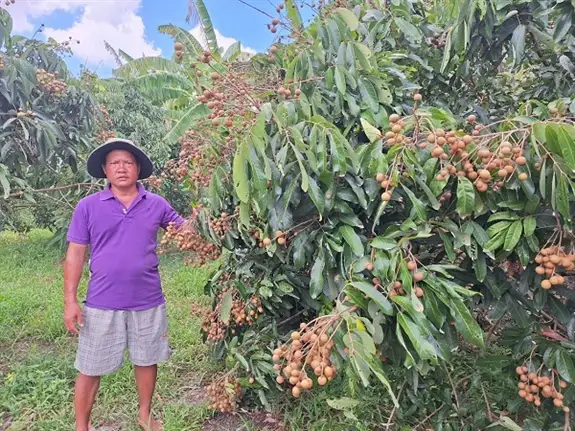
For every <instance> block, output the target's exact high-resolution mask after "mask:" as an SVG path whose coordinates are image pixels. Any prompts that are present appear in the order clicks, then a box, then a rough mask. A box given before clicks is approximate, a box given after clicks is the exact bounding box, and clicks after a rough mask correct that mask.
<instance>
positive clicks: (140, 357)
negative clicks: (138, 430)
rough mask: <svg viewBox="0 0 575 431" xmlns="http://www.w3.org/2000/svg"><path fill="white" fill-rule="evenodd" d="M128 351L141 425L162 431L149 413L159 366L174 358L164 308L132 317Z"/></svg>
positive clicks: (151, 430) (130, 318)
mask: <svg viewBox="0 0 575 431" xmlns="http://www.w3.org/2000/svg"><path fill="white" fill-rule="evenodd" d="M128 349H129V351H130V361H131V362H132V363H133V364H134V367H135V370H134V371H135V375H136V385H137V386H138V393H139V396H140V412H139V420H138V423H139V424H140V426H141V427H142V428H143V429H144V430H145V431H157V430H161V429H163V428H162V426H161V424H160V423H159V422H157V421H155V420H154V419H153V418H152V415H151V413H150V412H151V406H152V397H153V395H154V389H155V387H156V379H157V375H158V366H157V364H158V363H159V362H161V361H167V360H168V359H169V358H170V354H171V351H170V347H169V344H168V322H167V317H166V307H165V305H160V306H158V307H154V308H150V309H148V310H141V311H133V312H131V313H130V315H129V318H128Z"/></svg>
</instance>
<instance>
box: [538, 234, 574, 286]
mask: <svg viewBox="0 0 575 431" xmlns="http://www.w3.org/2000/svg"><path fill="white" fill-rule="evenodd" d="M535 262H536V263H538V264H539V266H538V267H536V268H535V272H536V273H537V274H538V275H545V276H546V277H547V278H545V279H544V280H543V281H542V282H541V287H542V288H543V289H545V290H549V289H551V287H553V286H558V285H560V284H564V283H565V278H564V277H563V276H562V275H559V274H557V273H556V272H557V270H558V267H561V268H563V269H564V270H565V271H572V270H573V269H575V254H573V253H569V254H567V253H565V250H564V249H563V247H560V246H558V245H554V246H552V247H546V248H544V249H542V250H540V251H539V253H538V254H537V256H535Z"/></svg>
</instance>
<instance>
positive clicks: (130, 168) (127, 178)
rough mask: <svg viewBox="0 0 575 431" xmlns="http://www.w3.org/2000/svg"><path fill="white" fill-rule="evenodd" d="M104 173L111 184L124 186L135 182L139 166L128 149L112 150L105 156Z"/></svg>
mask: <svg viewBox="0 0 575 431" xmlns="http://www.w3.org/2000/svg"><path fill="white" fill-rule="evenodd" d="M104 173H105V174H106V178H107V179H108V181H110V183H112V185H113V186H115V187H122V188H124V187H130V186H133V185H134V184H136V182H137V181H138V175H139V174H140V167H139V166H138V163H137V162H136V159H135V157H134V156H133V155H132V153H130V152H129V151H125V150H114V151H111V152H110V153H109V154H108V156H107V157H106V164H105V165H104Z"/></svg>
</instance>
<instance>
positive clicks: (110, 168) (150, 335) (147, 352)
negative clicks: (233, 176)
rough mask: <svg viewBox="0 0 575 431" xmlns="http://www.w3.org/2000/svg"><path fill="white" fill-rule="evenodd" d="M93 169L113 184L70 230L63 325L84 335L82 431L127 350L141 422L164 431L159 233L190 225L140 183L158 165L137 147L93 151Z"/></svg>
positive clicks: (79, 365)
mask: <svg viewBox="0 0 575 431" xmlns="http://www.w3.org/2000/svg"><path fill="white" fill-rule="evenodd" d="M87 164H88V172H89V173H90V175H92V176H94V177H96V178H107V179H108V182H109V184H108V185H107V187H106V188H105V189H104V190H103V191H101V192H99V193H95V194H92V195H89V196H87V197H85V198H84V199H82V200H81V201H80V202H79V203H78V205H77V207H76V209H75V211H74V215H73V217H72V221H71V223H70V228H69V231H68V241H69V247H68V251H67V254H66V262H65V266H64V286H65V308H64V321H65V323H66V327H67V328H68V330H69V331H70V332H72V333H74V334H79V342H78V351H77V355H76V362H75V367H76V369H77V370H78V371H79V376H78V378H77V380H76V386H75V394H74V395H75V399H74V405H75V415H76V431H88V430H89V429H90V413H91V410H92V406H93V404H94V399H95V397H96V393H97V392H98V388H99V385H100V377H101V376H103V375H106V374H110V373H113V372H115V371H117V370H118V369H119V368H120V367H121V366H122V362H123V357H124V351H125V349H126V348H128V350H129V359H130V361H131V362H132V363H133V364H134V369H135V377H136V386H137V388H138V394H139V407H140V409H139V417H138V424H139V426H140V427H141V428H142V429H144V430H145V431H157V430H161V429H163V428H162V425H161V424H160V423H159V422H157V421H156V420H155V419H154V418H153V417H152V415H151V402H152V395H153V393H154V388H155V384H156V377H157V364H158V362H160V361H165V360H168V358H169V357H170V353H171V352H170V348H169V345H168V324H167V320H166V308H165V300H164V295H163V293H162V287H161V283H160V275H159V273H158V257H157V255H156V251H155V250H156V246H157V234H158V230H159V228H164V229H165V228H166V227H167V226H168V224H169V223H170V222H176V224H177V225H181V224H182V223H183V222H184V219H183V218H182V217H180V216H179V215H178V214H177V213H176V211H174V209H173V208H172V207H171V206H170V205H169V204H168V202H167V201H166V200H165V199H164V198H162V197H160V196H158V195H156V194H153V193H150V192H148V191H146V190H145V189H144V188H143V187H142V185H140V184H139V183H138V180H139V179H140V180H141V179H144V178H147V177H149V176H150V175H151V174H152V171H153V165H152V162H151V161H150V159H149V158H148V156H147V155H146V154H145V153H144V152H143V151H142V150H141V149H140V148H138V147H137V146H135V145H134V144H133V143H132V142H130V141H128V140H122V139H111V140H109V141H107V142H106V143H105V144H104V145H102V146H100V147H98V148H97V149H96V150H94V151H93V152H92V154H91V155H90V157H89V158H88V163H87ZM88 246H89V247H90V251H91V255H90V281H89V285H88V294H87V299H86V304H85V307H84V309H83V310H82V309H81V308H80V306H79V304H78V300H77V297H76V295H77V291H78V283H79V281H80V279H81V276H82V268H83V265H84V260H85V255H86V249H87V248H88ZM76 325H78V326H79V328H80V329H78V327H77V326H76Z"/></svg>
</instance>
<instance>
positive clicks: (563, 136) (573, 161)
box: [556, 126, 575, 171]
mask: <svg viewBox="0 0 575 431" xmlns="http://www.w3.org/2000/svg"><path fill="white" fill-rule="evenodd" d="M556 130H557V138H558V140H559V146H560V147H561V154H562V155H563V159H564V160H565V163H566V164H567V166H569V169H571V170H572V171H573V170H575V142H574V141H573V138H572V137H571V136H570V135H569V133H568V132H567V130H565V127H563V126H559V127H557V128H556Z"/></svg>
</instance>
